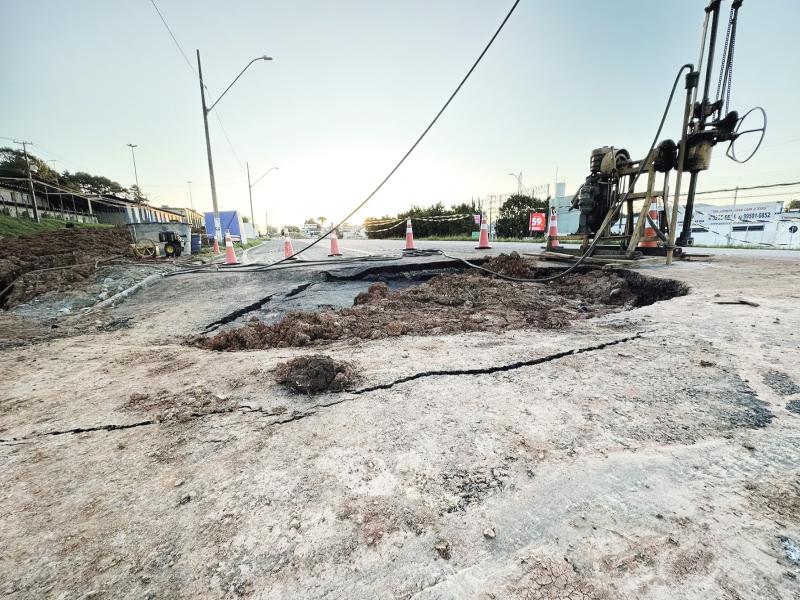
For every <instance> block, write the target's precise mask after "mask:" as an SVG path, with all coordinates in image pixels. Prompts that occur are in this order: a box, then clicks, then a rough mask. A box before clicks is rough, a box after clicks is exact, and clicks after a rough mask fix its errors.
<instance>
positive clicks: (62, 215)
mask: <svg viewBox="0 0 800 600" xmlns="http://www.w3.org/2000/svg"><path fill="white" fill-rule="evenodd" d="M45 162H46V163H53V172H55V174H56V186H58V187H57V188H56V189H58V205H59V207H60V209H61V218H62V219H64V218H65V217H64V198H63V197H62V196H61V180H59V178H58V171H57V170H56V162H58V161H56V160H46V161H45ZM45 189H47V188H45Z"/></svg>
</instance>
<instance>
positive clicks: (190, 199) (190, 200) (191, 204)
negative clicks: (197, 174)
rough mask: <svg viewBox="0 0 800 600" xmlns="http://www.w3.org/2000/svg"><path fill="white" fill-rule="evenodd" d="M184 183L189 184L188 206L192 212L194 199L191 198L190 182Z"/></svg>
mask: <svg viewBox="0 0 800 600" xmlns="http://www.w3.org/2000/svg"><path fill="white" fill-rule="evenodd" d="M186 183H188V184H189V206H190V207H191V209H192V210H194V199H193V198H192V182H191V181H187V182H186Z"/></svg>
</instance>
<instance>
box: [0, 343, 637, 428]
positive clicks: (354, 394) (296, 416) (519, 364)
mask: <svg viewBox="0 0 800 600" xmlns="http://www.w3.org/2000/svg"><path fill="white" fill-rule="evenodd" d="M643 334H644V332H637V333H635V334H634V335H631V336H627V337H623V338H618V339H615V340H610V341H608V342H602V343H600V344H595V345H593V346H585V347H583V348H572V349H570V350H564V351H562V352H555V353H553V354H547V355H545V356H540V357H538V358H531V359H529V360H522V361H516V362H512V363H508V364H504V365H495V366H490V367H476V368H474V369H440V370H433V371H422V372H420V373H414V374H413V375H407V376H405V377H400V378H399V379H395V380H394V381H390V382H387V383H381V384H378V385H373V386H369V387H365V388H361V389H357V390H346V391H345V392H344V393H347V394H350V396H349V397H345V398H340V399H338V400H334V401H332V402H325V403H319V404H315V405H314V406H311V407H309V408H308V409H307V410H304V411H293V412H291V413H289V414H288V415H286V417H285V418H282V419H277V420H274V421H272V422H271V423H269V425H270V426H274V425H283V424H286V423H291V422H294V421H300V420H302V419H305V418H307V417H312V416H314V415H316V414H317V413H318V412H319V411H320V410H321V409H323V408H330V407H332V406H336V405H338V404H343V403H345V402H350V401H353V400H356V399H357V398H358V396H360V395H362V394H367V393H369V392H374V391H378V390H388V389H390V388H392V387H394V386H396V385H401V384H403V383H408V382H410V381H416V380H417V379H423V378H426V377H447V376H462V375H490V374H492V373H502V372H506V371H514V370H516V369H521V368H524V367H532V366H535V365H540V364H543V363H547V362H552V361H554V360H559V359H561V358H565V357H567V356H576V355H578V354H586V353H587V352H596V351H598V350H603V349H604V348H609V347H611V346H616V345H618V344H625V343H627V342H631V341H634V340H638V339H640V338H641V337H642V335H643ZM237 411H240V412H243V413H245V414H253V413H258V414H259V415H260V416H264V417H280V416H283V415H285V414H286V413H285V412H275V411H268V410H265V409H263V408H258V407H253V406H251V405H248V404H240V405H239V406H236V407H233V408H226V409H223V410H215V411H208V412H194V413H190V414H189V415H188V417H189V418H190V419H201V418H205V417H209V416H214V415H220V414H230V413H233V412H237ZM160 423H161V421H158V420H157V419H151V420H148V421H139V422H136V423H128V424H121V425H120V424H110V425H98V426H95V427H76V428H73V429H65V430H57V431H46V432H42V433H36V434H34V435H29V436H23V437H18V438H7V439H1V438H0V444H15V443H19V442H25V441H31V440H34V439H37V438H41V437H47V436H58V435H70V434H79V433H91V432H96V431H120V430H125V429H133V428H136V427H148V426H150V425H159V424H160Z"/></svg>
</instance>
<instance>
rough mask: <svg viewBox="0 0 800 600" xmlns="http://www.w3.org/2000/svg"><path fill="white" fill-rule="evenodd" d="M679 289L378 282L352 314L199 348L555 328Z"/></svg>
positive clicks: (461, 280) (245, 333)
mask: <svg viewBox="0 0 800 600" xmlns="http://www.w3.org/2000/svg"><path fill="white" fill-rule="evenodd" d="M508 259H511V260H508ZM519 260H520V261H521V259H519ZM505 264H506V267H507V268H509V269H510V270H511V272H516V273H518V274H519V273H520V271H521V268H522V267H521V266H520V265H519V262H517V261H515V260H513V257H507V259H506V263H505ZM523 265H524V268H527V269H529V270H530V268H529V267H528V266H527V264H525V263H524V262H523ZM681 286H682V284H680V283H679V282H675V281H670V280H656V279H651V278H645V277H642V276H639V275H637V274H633V273H628V272H619V273H617V272H613V273H606V272H597V271H589V272H585V273H577V274H572V275H569V276H568V277H566V278H565V279H564V280H559V281H558V282H557V283H554V284H550V285H545V284H527V283H516V282H511V281H505V280H501V279H496V278H491V277H488V276H485V275H482V274H480V273H478V272H474V271H470V272H466V273H459V274H450V275H438V276H436V277H433V278H431V279H430V280H428V281H427V282H426V283H424V284H421V285H418V286H416V287H412V288H408V289H404V290H401V291H397V292H394V293H389V291H388V288H387V287H386V284H384V283H375V284H373V285H371V286H370V288H369V290H368V291H367V292H365V293H361V294H359V295H358V296H357V297H356V299H355V306H353V307H352V308H347V309H341V310H335V311H334V310H325V311H319V312H301V311H295V312H290V313H287V314H286V316H285V317H284V318H283V319H281V320H280V321H278V322H277V323H274V324H266V323H262V322H251V323H248V324H247V325H245V326H243V327H239V328H237V329H232V330H228V331H223V332H220V333H218V334H217V335H215V336H214V337H209V338H205V337H201V338H197V339H196V340H194V342H195V343H196V344H197V345H199V346H200V347H202V348H207V349H209V350H255V349H260V348H272V347H286V346H305V345H307V344H309V343H312V342H315V341H331V340H339V339H352V338H358V339H381V338H385V337H394V336H400V335H443V334H452V333H464V332H470V331H503V330H507V329H520V328H523V327H536V328H539V329H558V328H563V327H567V326H568V325H569V323H570V321H573V320H578V319H586V318H589V317H594V316H598V315H603V314H606V313H609V312H614V311H619V310H622V309H624V308H626V307H628V308H630V307H632V306H641V305H643V304H650V303H652V301H654V298H656V297H657V298H658V299H666V298H671V297H673V296H676V295H682V294H685V293H686V289H685V286H683V287H681ZM653 288H655V289H656V290H657V291H656V292H654V291H653Z"/></svg>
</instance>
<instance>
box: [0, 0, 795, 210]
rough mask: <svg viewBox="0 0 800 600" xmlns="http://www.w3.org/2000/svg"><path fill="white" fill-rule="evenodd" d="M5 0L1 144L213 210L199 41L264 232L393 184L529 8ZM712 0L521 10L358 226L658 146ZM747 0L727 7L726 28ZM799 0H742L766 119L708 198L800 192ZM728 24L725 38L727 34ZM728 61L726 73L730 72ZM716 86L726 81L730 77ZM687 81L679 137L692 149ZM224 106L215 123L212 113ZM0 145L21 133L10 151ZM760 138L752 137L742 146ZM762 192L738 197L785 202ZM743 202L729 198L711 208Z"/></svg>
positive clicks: (533, 3) (756, 101) (740, 45)
mask: <svg viewBox="0 0 800 600" xmlns="http://www.w3.org/2000/svg"><path fill="white" fill-rule="evenodd" d="M156 3H157V5H158V7H159V9H160V10H161V13H162V14H163V15H164V17H165V19H166V20H167V22H168V23H169V25H170V27H171V29H172V31H173V33H174V35H175V37H176V39H177V41H178V42H179V44H180V45H181V47H182V48H183V50H184V52H185V53H186V56H187V57H188V62H189V63H191V67H190V64H187V60H186V59H185V58H184V57H183V56H182V54H181V52H180V50H179V49H178V47H177V46H176V44H175V43H174V42H173V40H172V39H171V37H170V35H169V33H168V31H167V30H166V29H165V27H164V25H163V24H162V22H161V20H160V19H159V16H158V14H157V13H156V10H155V9H154V7H153V4H152V3H151V0H116V1H113V2H111V1H106V2H97V1H96V0H71V1H69V2H67V1H64V0H26V1H25V2H18V1H13V0H0V19H2V21H3V22H5V23H15V24H17V25H16V26H15V27H13V28H11V29H9V30H8V31H6V32H5V33H4V35H2V36H0V52H2V55H3V56H4V57H5V60H3V61H2V63H0V80H1V81H2V82H3V93H2V94H0V137H1V138H13V139H26V140H30V141H33V142H34V146H33V147H32V151H33V152H34V153H35V154H37V155H38V156H40V157H41V158H44V159H48V160H49V159H55V160H56V161H57V162H56V167H57V168H58V169H59V170H64V169H67V170H70V171H75V170H84V171H89V172H91V173H95V174H100V175H105V176H107V177H110V178H111V179H114V180H117V181H119V182H120V183H121V184H123V185H125V186H130V185H132V184H133V183H134V172H133V165H132V161H131V154H130V148H128V147H127V144H128V143H133V144H136V145H137V148H136V163H137V167H138V175H139V182H140V185H141V188H142V190H143V191H144V192H145V193H146V194H149V195H150V197H151V202H152V203H153V204H154V205H157V206H158V205H169V206H189V203H190V200H189V185H188V184H187V183H186V182H187V181H191V182H192V184H191V191H192V198H193V204H194V207H195V208H196V209H198V210H201V211H204V210H210V209H211V193H210V185H209V176H208V164H207V159H206V149H205V140H204V133H203V122H202V113H201V107H200V93H199V92H200V88H199V84H198V81H197V78H196V75H195V73H194V71H193V69H196V55H195V50H196V49H199V50H200V53H201V58H202V61H203V62H202V66H203V75H204V79H205V81H206V85H207V87H208V89H209V91H210V93H211V96H212V98H213V99H215V98H216V97H217V95H218V94H219V93H221V91H222V90H224V89H225V87H226V86H227V85H228V83H230V81H231V80H232V79H233V78H234V77H235V76H236V75H237V74H238V72H239V71H240V70H241V69H242V67H244V65H246V64H247V63H248V62H249V61H250V60H251V59H252V58H254V57H256V56H260V55H263V54H268V55H270V56H272V57H274V60H273V61H271V62H264V61H259V62H257V63H255V64H254V65H253V66H252V67H250V69H249V70H248V71H247V72H246V73H245V74H244V75H243V76H242V78H241V79H240V80H239V81H238V82H237V83H236V84H235V85H234V87H233V88H231V90H230V92H229V93H228V94H227V95H226V96H225V97H224V98H223V99H222V101H221V102H220V103H219V105H218V106H217V108H215V109H214V110H213V111H212V113H211V114H210V115H209V119H210V120H209V125H210V135H211V145H212V151H213V157H214V166H215V172H216V179H217V189H218V197H219V203H220V208H221V209H223V210H231V209H237V210H240V211H242V212H243V214H245V215H248V214H249V213H250V208H249V201H248V185H247V177H246V171H245V165H246V163H249V165H250V170H251V174H252V179H253V180H255V179H257V178H258V177H259V176H260V175H261V174H263V173H264V172H265V171H267V169H269V168H270V167H273V166H277V167H279V169H277V170H273V171H272V172H270V174H269V175H267V176H266V177H265V178H264V179H262V180H261V181H260V182H259V183H258V184H257V185H256V186H255V187H254V188H253V201H254V212H255V215H256V221H257V222H258V223H261V224H263V223H264V221H265V219H269V223H270V224H271V225H277V226H282V225H286V224H300V223H302V221H304V220H305V219H307V218H317V217H320V216H324V217H326V218H327V219H329V220H338V219H340V218H341V217H344V216H345V215H346V214H347V213H348V212H349V211H350V210H351V209H352V208H353V207H355V206H356V205H357V204H358V203H359V202H361V200H363V199H364V197H366V196H367V194H369V192H371V191H372V190H373V189H374V188H375V186H376V185H377V184H378V183H379V182H380V181H381V180H382V179H383V178H384V176H385V175H386V174H387V173H388V171H389V170H390V169H391V168H392V167H393V166H394V164H395V163H396V162H397V161H398V160H399V159H400V157H401V156H402V155H403V154H404V153H405V152H406V150H407V149H408V148H409V147H410V145H411V144H412V143H413V141H414V140H415V139H416V138H417V136H418V135H419V134H420V133H421V131H422V130H423V129H424V128H425V127H426V126H427V124H428V123H429V122H430V120H431V119H432V118H433V116H434V115H435V114H436V112H437V111H438V110H439V108H440V107H441V105H442V104H443V103H444V101H445V100H446V98H447V97H448V96H449V94H450V93H451V92H452V90H453V89H454V88H455V86H456V85H457V84H458V82H459V81H460V80H461V78H462V77H463V75H464V74H465V73H466V71H467V69H468V68H469V66H470V65H471V64H472V62H473V61H474V60H475V58H476V57H477V55H478V53H479V52H480V51H481V49H482V48H483V47H484V45H485V44H486V42H487V41H488V40H489V38H490V37H491V35H492V34H493V33H494V31H495V29H496V28H497V26H498V25H499V23H500V22H501V20H502V18H503V17H504V16H505V14H506V12H507V11H508V9H509V8H510V6H511V4H512V3H513V2H512V0H503V1H501V0H491V1H490V0H406V1H404V2H388V1H383V2H375V1H374V0H372V1H369V0H338V1H336V2H334V1H330V0H328V1H325V0H294V1H292V2H286V1H283V2H277V1H267V0H228V1H227V2H219V1H218V0H156ZM706 4H707V2H706V1H705V0H671V1H670V2H642V1H641V0H609V1H608V2H603V3H597V2H594V1H592V0H572V1H570V2H556V1H555V0H522V1H521V2H520V4H519V6H518V8H517V10H516V12H515V13H514V14H513V16H512V17H511V19H510V21H509V22H508V24H507V25H506V28H505V29H504V30H503V32H502V33H501V34H500V36H499V37H498V39H497V40H496V42H495V44H494V45H493V46H492V48H491V49H490V50H489V52H488V53H487V55H486V56H485V58H484V60H483V61H482V63H481V64H480V65H479V66H478V68H477V69H476V70H475V72H474V73H473V75H472V77H471V78H470V80H469V81H468V82H467V84H466V85H465V86H464V87H463V88H462V90H461V92H460V93H459V95H458V96H457V97H456V99H455V100H454V101H453V103H452V104H451V105H450V107H449V108H448V110H447V111H446V112H445V113H444V115H443V116H442V118H441V119H440V120H439V122H438V123H437V124H436V126H435V127H434V128H433V129H432V130H431V132H430V133H429V134H428V136H427V137H426V138H425V140H423V142H422V143H421V144H420V146H419V147H418V148H417V150H416V151H415V152H414V153H413V154H412V155H411V156H410V157H409V159H408V160H407V161H406V163H405V164H404V165H403V166H402V167H401V168H400V169H399V170H398V172H397V173H396V174H395V176H394V177H392V178H391V179H390V180H389V182H388V183H387V184H386V186H385V187H384V188H383V189H382V190H381V191H380V192H379V193H378V194H377V195H376V196H375V197H374V198H373V200H372V201H371V202H370V203H369V204H368V205H367V206H366V207H365V208H364V209H362V210H361V211H360V212H359V213H357V215H356V216H355V218H354V219H353V221H356V222H358V221H360V220H363V218H365V217H368V216H381V215H386V214H394V213H396V212H397V211H399V210H403V209H405V208H407V207H409V206H410V205H412V204H416V205H429V204H432V203H435V202H442V203H444V204H445V205H450V204H454V203H460V202H464V201H470V200H471V199H473V198H481V199H486V198H488V197H489V196H490V195H497V194H506V193H510V192H513V191H516V189H517V183H516V180H515V179H514V178H513V177H512V176H511V175H510V173H520V172H521V173H522V180H523V183H524V185H525V186H541V185H546V184H548V183H549V184H550V185H551V189H552V184H553V182H554V181H555V178H556V177H558V179H559V180H564V181H566V186H567V190H568V192H569V193H571V192H572V191H574V189H575V188H577V186H578V185H580V183H581V182H582V181H583V179H584V178H585V177H586V175H587V174H588V172H587V170H588V164H589V155H590V152H591V150H592V149H593V148H596V147H599V146H603V145H613V146H614V147H624V148H627V149H628V150H629V151H630V153H631V155H632V156H634V157H639V156H642V155H644V154H645V152H646V151H647V149H648V144H649V143H650V141H651V139H652V136H653V134H654V133H655V129H656V127H657V125H658V120H659V118H660V116H661V112H662V111H663V108H664V104H665V102H666V98H667V95H668V93H669V89H670V86H671V85H672V81H673V79H674V77H675V74H676V72H677V69H678V68H679V67H680V65H682V64H683V63H685V62H694V61H696V60H697V55H698V51H699V43H700V28H701V24H702V19H703V14H704V13H703V8H704V7H705V5H706ZM729 6H730V2H729V1H725V2H723V15H724V18H726V17H727V13H728V10H729ZM798 17H800V2H797V0H757V1H756V0H745V2H744V5H743V7H742V9H741V11H740V19H739V29H738V35H737V41H736V53H735V57H736V60H735V65H734V79H733V93H732V108H736V109H738V110H739V112H740V113H744V112H745V111H746V110H748V109H750V108H751V107H753V106H755V105H761V106H763V107H764V108H765V109H766V111H767V113H768V117H769V129H768V131H767V136H766V139H765V141H764V145H763V146H762V149H761V150H760V151H759V153H758V154H757V155H756V156H755V157H754V158H753V159H752V160H751V161H750V162H748V163H746V164H743V165H741V164H736V163H734V162H732V161H730V160H729V159H727V158H726V157H725V156H724V154H725V148H724V147H717V148H716V149H715V152H714V156H713V159H712V163H711V170H710V171H708V172H704V173H702V174H701V176H700V184H699V189H700V190H704V189H705V190H710V189H718V188H721V187H733V186H737V185H739V186H747V185H757V184H763V183H772V182H779V181H797V180H800V162H799V161H798V160H797V158H796V157H797V155H798V151H800V119H799V118H798V114H797V106H798V104H797V98H798V95H799V93H800V78H798V74H800V72H799V71H798V67H797V57H798V56H800V36H797V35H796V24H797V22H798ZM724 30H725V28H724V24H723V27H721V34H722V35H724ZM716 78H717V69H715V70H714V73H713V76H712V81H714V82H716ZM713 87H714V88H715V86H713ZM682 95H683V94H682V86H680V87H679V92H678V94H677V97H676V101H675V103H674V104H673V108H672V110H671V112H670V116H669V119H668V121H667V126H666V128H665V132H664V135H663V137H672V138H676V139H677V138H678V137H679V134H680V117H681V114H680V113H681V110H682V103H683V98H682ZM215 113H216V114H215ZM0 143H3V144H7V143H9V142H8V141H7V140H6V139H0ZM746 145H747V144H746V143H745V141H744V140H743V141H742V147H741V150H740V153H744V152H745V146H746ZM775 193H782V194H786V195H784V196H769V197H768V196H765V193H764V192H751V193H748V194H742V195H741V196H740V200H739V201H740V202H743V201H745V198H747V201H755V200H759V199H761V198H764V199H782V200H788V199H790V198H791V197H800V193H798V194H797V195H796V196H790V194H791V193H792V192H791V191H790V190H789V191H788V193H787V190H777V191H776V192H775ZM708 198H713V199H712V200H711V202H716V203H726V202H728V201H729V198H728V197H727V194H721V195H720V196H716V195H709V196H707V197H704V199H703V200H704V201H707V200H708Z"/></svg>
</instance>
